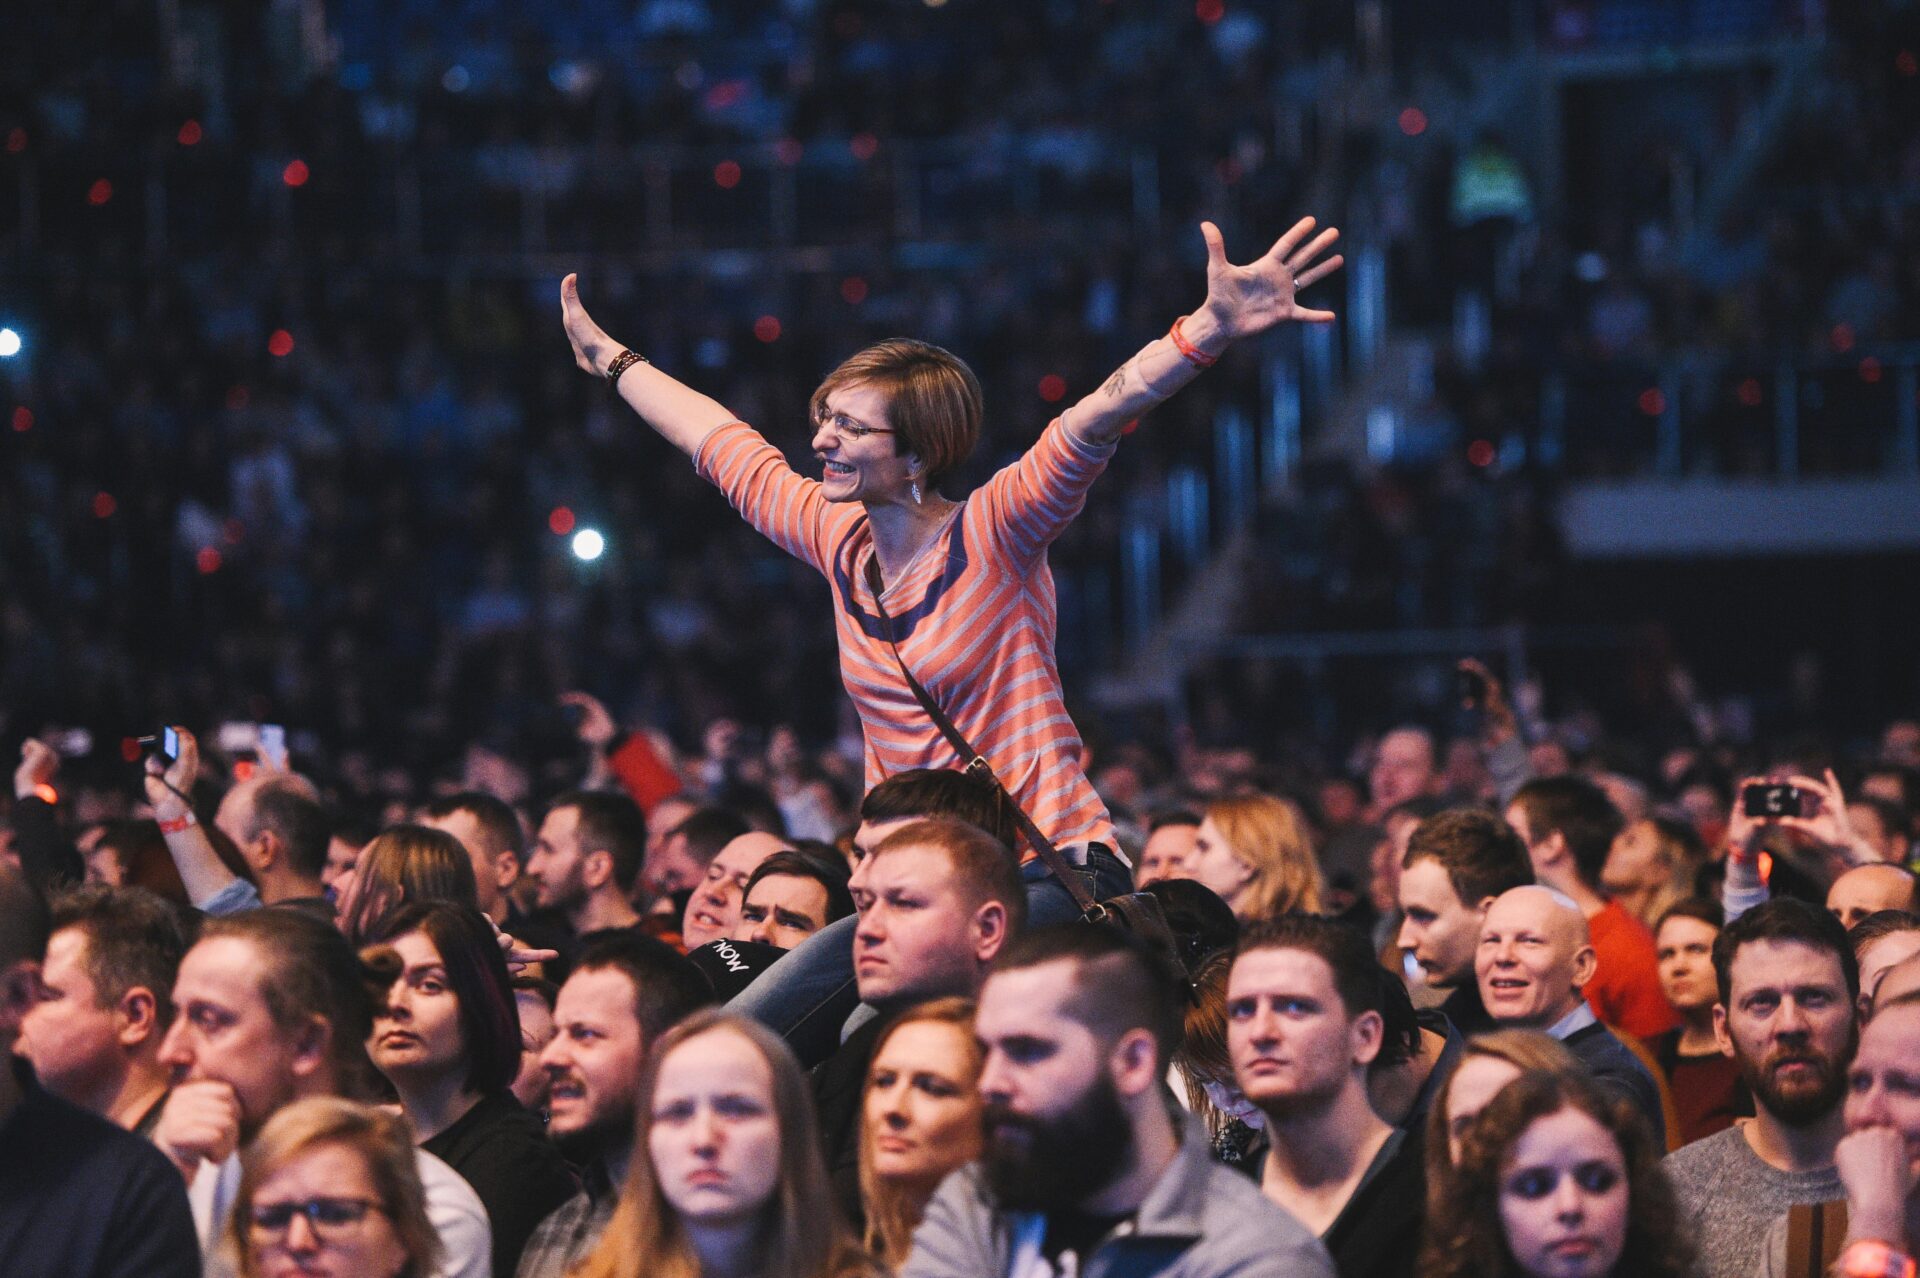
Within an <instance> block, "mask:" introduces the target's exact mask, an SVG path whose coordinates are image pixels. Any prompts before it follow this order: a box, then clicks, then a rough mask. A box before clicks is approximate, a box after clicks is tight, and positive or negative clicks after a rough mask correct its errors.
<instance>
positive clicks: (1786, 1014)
mask: <svg viewBox="0 0 1920 1278" xmlns="http://www.w3.org/2000/svg"><path fill="white" fill-rule="evenodd" d="M1713 968H1714V974H1715V976H1716V977H1717V978H1718V981H1719V986H1720V1001H1719V1003H1718V1004H1717V1005H1715V1007H1714V1009H1713V1030H1714V1036H1715V1037H1716V1038H1717V1039H1719V1041H1720V1050H1721V1051H1723V1052H1725V1053H1726V1054H1727V1055H1729V1056H1731V1057H1733V1059H1734V1061H1735V1062H1736V1063H1737V1064H1738V1065H1739V1066H1740V1075H1741V1077H1742V1078H1743V1079H1744V1080H1745V1081H1746V1084H1747V1087H1748V1089H1749V1090H1750V1091H1751V1092H1752V1093H1753V1106H1754V1116H1753V1118H1751V1119H1749V1120H1748V1121H1746V1122H1745V1123H1742V1124H1739V1125H1737V1126H1734V1127H1730V1128H1728V1129H1727V1130H1726V1131H1723V1132H1720V1133H1718V1134H1716V1135H1713V1136H1709V1137H1707V1138H1706V1139H1705V1140H1699V1141H1695V1142H1694V1143H1693V1144H1691V1145H1688V1146H1687V1147H1686V1148H1684V1149H1681V1150H1677V1151H1675V1152H1674V1153H1672V1154H1670V1155H1668V1156H1667V1159H1666V1168H1667V1174H1668V1176H1669V1178H1670V1179H1671V1180H1672V1182H1673V1188H1674V1194H1675V1197H1676V1199H1677V1200H1678V1203H1679V1206H1680V1209H1681V1213H1682V1215H1683V1216H1684V1217H1687V1218H1690V1219H1692V1220H1693V1222H1694V1225H1695V1230H1696V1236H1697V1238H1698V1241H1699V1248H1700V1252H1699V1255H1700V1260H1699V1269H1700V1273H1701V1275H1702V1278H1749V1275H1751V1274H1752V1273H1753V1272H1754V1271H1755V1269H1756V1268H1757V1267H1758V1264H1759V1262H1760V1258H1761V1245H1762V1241H1763V1240H1764V1239H1765V1237H1766V1234H1767V1228H1768V1226H1769V1225H1770V1224H1771V1223H1772V1222H1773V1219H1774V1217H1776V1216H1779V1215H1780V1214H1781V1213H1783V1212H1785V1211H1786V1210H1787V1209H1788V1208H1790V1207H1792V1206H1794V1205H1795V1204H1798V1203H1818V1202H1825V1201H1827V1200H1828V1199H1832V1198H1838V1197H1841V1196H1842V1194H1843V1190H1842V1187H1841V1183H1840V1176H1839V1173H1838V1172H1836V1171H1835V1170H1834V1161H1833V1152H1834V1146H1835V1145H1837V1144H1838V1143H1839V1141H1840V1138H1841V1136H1842V1135H1843V1134H1844V1133H1845V1130H1846V1127H1845V1119H1844V1117H1843V1115H1842V1113H1841V1101H1842V1100H1843V1099H1844V1098H1845V1096H1846V1088H1847V1068H1848V1066H1849V1065H1850V1064H1851V1063H1852V1061H1853V1051H1854V1047H1855V1045H1856V1044H1857V1042H1858V1040H1859V1030H1858V1026H1857V1025H1856V1024H1855V1021H1854V1007H1855V1002H1854V1000H1855V996H1856V995H1857V994H1858V993H1859V988H1860V975H1859V969H1858V967H1857V966H1856V965H1855V961H1854V955H1853V949H1852V947H1850V946H1849V945H1848V944H1847V935H1846V932H1845V931H1844V930H1843V929H1842V928H1841V926H1840V923H1839V920H1837V919H1835V918H1834V917H1833V916H1832V915H1831V914H1828V913H1827V912H1826V911H1825V910H1823V909H1821V908H1819V907H1818V906H1815V905H1809V904H1807V903H1806V902H1804V901H1798V900H1794V899H1792V898H1789V897H1778V898H1775V899H1774V900H1771V901H1768V902H1767V903H1766V904H1765V905H1762V906H1760V907H1759V908H1757V909H1754V910H1750V911H1748V912H1747V913H1745V914H1743V915H1741V916H1740V917H1739V918H1737V919H1735V920H1734V921H1733V922H1732V923H1729V924H1728V925H1727V927H1726V930H1725V931H1723V932H1721V933H1720V935H1719V937H1718V938H1717V939H1716V940H1715V941H1714V945H1713Z"/></svg>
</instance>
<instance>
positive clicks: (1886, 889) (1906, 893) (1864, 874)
mask: <svg viewBox="0 0 1920 1278" xmlns="http://www.w3.org/2000/svg"><path fill="white" fill-rule="evenodd" d="M1916 904H1920V902H1916V901H1915V899H1914V877H1913V873H1912V871H1910V870H1908V869H1907V868H1906V867H1904V866H1899V865H1858V866H1855V867H1854V868H1853V869H1851V870H1848V871H1847V872H1846V873H1845V874H1842V875H1841V876H1840V877H1839V878H1837V879H1835V880H1834V881H1833V886H1832V887H1830V888H1828V889H1827V909H1828V911H1829V912H1831V913H1832V915H1833V917H1835V918H1836V919H1839V920H1840V926H1841V927H1849V928H1850V927H1852V926H1853V925H1854V924H1855V923H1858V922H1859V921H1860V920H1861V919H1864V918H1865V917H1867V915H1869V914H1878V913H1879V912H1880V911H1881V910H1911V909H1913V908H1914V906H1915V905H1916Z"/></svg>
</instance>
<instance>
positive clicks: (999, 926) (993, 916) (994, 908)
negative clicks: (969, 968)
mask: <svg viewBox="0 0 1920 1278" xmlns="http://www.w3.org/2000/svg"><path fill="white" fill-rule="evenodd" d="M1006 943H1007V907H1006V905H1005V904H1004V903H1002V902H1000V901H988V902H987V903H986V904H985V905H982V906H981V907H980V908H979V909H977V910H975V911H974V912H973V953H974V957H975V958H977V959H978V960H979V961H980V962H982V963H990V962H992V961H993V956H994V955H996V954H998V953H999V952H1000V949H1001V947H1002V946H1004V945H1005V944H1006Z"/></svg>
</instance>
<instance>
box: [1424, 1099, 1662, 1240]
mask: <svg viewBox="0 0 1920 1278" xmlns="http://www.w3.org/2000/svg"><path fill="white" fill-rule="evenodd" d="M1563 1109H1573V1110H1578V1111H1579V1112H1581V1113H1583V1114H1586V1115H1587V1116H1588V1117H1589V1118H1592V1119H1593V1120H1594V1121H1595V1122H1597V1123H1599V1124H1600V1125H1601V1126H1602V1127H1604V1128H1606V1130H1607V1131H1608V1132H1609V1133H1610V1134H1611V1135H1612V1136H1613V1139H1614V1142H1615V1143H1616V1144H1618V1145H1619V1147H1620V1155H1621V1161H1622V1162H1623V1163H1624V1164H1625V1166H1626V1172H1627V1237H1626V1243H1625V1245H1624V1246H1623V1247H1622V1248H1621V1251H1620V1260H1619V1262H1618V1263H1617V1264H1616V1265H1615V1266H1614V1267H1613V1270H1612V1272H1614V1273H1616V1274H1632V1275H1633V1276H1634V1278H1686V1276H1687V1275H1688V1274H1689V1273H1691V1272H1692V1269H1693V1248H1692V1246H1691V1244H1690V1243H1689V1241H1688V1237H1687V1232H1686V1230H1685V1229H1684V1228H1683V1227H1682V1225H1681V1220H1680V1210H1679V1207H1678V1206H1677V1205H1676V1204H1675V1202H1674V1197H1673V1187H1672V1185H1671V1184H1670V1183H1669V1182H1668V1180H1667V1177H1666V1173H1665V1172H1664V1171H1663V1170H1662V1169H1661V1166H1660V1158H1661V1156H1662V1155H1663V1154H1664V1153H1665V1152H1666V1151H1665V1150H1664V1149H1663V1148H1662V1147H1660V1146H1659V1145H1658V1144H1656V1142H1655V1141H1654V1139H1653V1134H1652V1133H1651V1132H1650V1131H1649V1130H1648V1128H1647V1125H1646V1121H1645V1120H1644V1119H1643V1118H1642V1117H1641V1116H1640V1112H1639V1110H1638V1109H1637V1108H1635V1106H1634V1104H1633V1102H1632V1101H1629V1100H1627V1099H1625V1098H1624V1097H1618V1096H1609V1095H1608V1094H1607V1093H1605V1092H1602V1091H1601V1090H1600V1089H1599V1087H1598V1086H1596V1085H1595V1084H1594V1082H1593V1080H1592V1079H1590V1078H1588V1077H1586V1076H1584V1075H1581V1074H1563V1073H1558V1072H1555V1073H1548V1072H1545V1071H1528V1072H1526V1073H1523V1074H1522V1075H1521V1076H1520V1077H1519V1078H1516V1079H1514V1080H1513V1081H1512V1082H1511V1083H1508V1084H1507V1085H1506V1086H1505V1087H1503V1088H1501V1089H1500V1091H1499V1092H1498V1093H1497V1094H1496V1095H1495V1096H1494V1098H1493V1100H1492V1101H1491V1102H1490V1103H1489V1104H1488V1105H1487V1107H1486V1109H1484V1110H1482V1111H1481V1112H1480V1115H1479V1117H1478V1118H1476V1119H1475V1120H1474V1122H1473V1125H1472V1126H1471V1127H1470V1128H1468V1130H1467V1133H1466V1137H1465V1139H1464V1140H1463V1141H1462V1143H1461V1149H1460V1163H1459V1166H1458V1167H1457V1168H1456V1169H1455V1171H1454V1173H1453V1174H1452V1175H1451V1176H1449V1177H1446V1178H1444V1179H1443V1180H1442V1182H1441V1184H1440V1187H1439V1192H1438V1193H1436V1194H1434V1195H1433V1202H1432V1203H1431V1204H1430V1206H1429V1210H1428V1213H1427V1235H1426V1244H1425V1246H1424V1248H1423V1250H1422V1254H1421V1256H1420V1265H1419V1270H1418V1272H1419V1273H1420V1274H1421V1275H1423V1278H1519V1276H1520V1274H1521V1270H1520V1267H1519V1266H1518V1265H1517V1264H1516V1263H1515V1262H1514V1257H1513V1249H1512V1248H1511V1247H1510V1246H1509V1245H1508V1242H1507V1235H1506V1230H1505V1228H1504V1227H1503V1226H1502V1225H1501V1216H1500V1192H1501V1186H1502V1184H1503V1183H1504V1177H1503V1176H1502V1174H1501V1173H1502V1169H1503V1167H1504V1164H1505V1163H1506V1159H1507V1155H1508V1154H1509V1153H1510V1152H1511V1151H1512V1149H1513V1146H1514V1144H1515V1143H1516V1142H1518V1141H1519V1139H1520V1137H1521V1136H1522V1135H1523V1134H1525V1132H1526V1130H1527V1128H1529V1127H1531V1126H1532V1125H1533V1124H1534V1123H1535V1122H1537V1121H1538V1120H1540V1119H1542V1118H1545V1117H1547V1116H1548V1115H1551V1114H1557V1113H1559V1112H1560V1111H1561V1110H1563Z"/></svg>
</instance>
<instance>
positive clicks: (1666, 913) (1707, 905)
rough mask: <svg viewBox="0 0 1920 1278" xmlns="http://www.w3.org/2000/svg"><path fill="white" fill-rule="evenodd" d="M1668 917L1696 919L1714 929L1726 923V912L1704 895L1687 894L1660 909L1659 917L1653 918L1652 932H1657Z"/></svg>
mask: <svg viewBox="0 0 1920 1278" xmlns="http://www.w3.org/2000/svg"><path fill="white" fill-rule="evenodd" d="M1668 919H1698V920H1700V921H1701V922H1702V923H1705V924H1706V925H1707V926H1708V927H1711V928H1714V929H1719V928H1723V927H1725V926H1726V925H1727V914H1726V911H1725V910H1723V909H1721V908H1720V902H1718V901H1713V900H1709V899H1707V898H1706V897H1704V896H1689V897H1686V898H1684V899H1683V900H1679V901H1675V902H1674V903H1673V904H1672V905H1669V906H1668V907H1667V908H1666V909H1665V910H1663V911H1661V913H1660V917H1659V918H1657V919H1655V920H1654V923H1653V930H1654V932H1655V933H1658V932H1659V931H1660V929H1661V928H1662V927H1664V926H1666V922H1667V920H1668Z"/></svg>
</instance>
